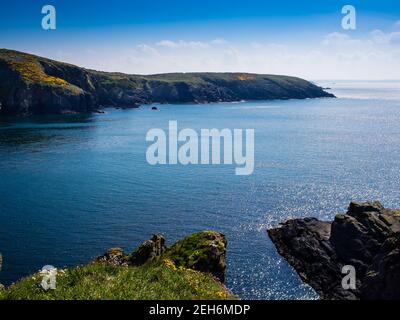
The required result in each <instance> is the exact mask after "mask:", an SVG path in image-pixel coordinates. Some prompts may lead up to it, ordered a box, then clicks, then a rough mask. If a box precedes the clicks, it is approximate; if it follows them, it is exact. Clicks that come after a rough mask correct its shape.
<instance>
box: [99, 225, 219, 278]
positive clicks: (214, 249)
mask: <svg viewBox="0 0 400 320" xmlns="http://www.w3.org/2000/svg"><path fill="white" fill-rule="evenodd" d="M226 247H227V241H226V238H225V235H223V234H222V233H219V232H216V231H202V232H198V233H195V234H192V235H190V236H188V237H186V238H184V239H182V240H179V241H177V242H176V243H175V244H173V245H172V246H171V247H169V248H167V247H166V245H165V238H164V236H162V235H160V234H156V235H153V236H152V238H151V239H149V240H146V241H144V242H143V243H142V244H141V245H140V246H139V248H137V249H136V250H135V251H133V252H132V253H130V254H125V253H124V251H123V250H122V249H121V248H111V249H110V250H108V251H107V252H106V253H105V254H104V255H102V256H100V257H98V258H97V259H96V261H98V262H107V263H110V264H112V265H116V266H140V265H143V264H145V263H147V262H150V261H152V260H154V259H160V258H161V259H166V260H168V261H170V262H171V264H173V266H174V267H178V268H179V267H183V268H186V269H192V270H196V271H200V272H206V273H210V274H212V275H213V276H214V277H215V278H217V279H218V280H219V281H220V282H221V283H223V282H224V279H225V269H226V263H225V255H226Z"/></svg>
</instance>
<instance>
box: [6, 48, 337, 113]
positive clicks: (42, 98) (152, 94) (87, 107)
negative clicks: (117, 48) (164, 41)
mask: <svg viewBox="0 0 400 320" xmlns="http://www.w3.org/2000/svg"><path fill="white" fill-rule="evenodd" d="M320 97H334V96H333V95H332V94H330V93H327V92H325V91H324V90H323V89H322V88H321V87H318V86H316V85H314V84H312V83H310V82H308V81H306V80H303V79H299V78H295V77H288V76H278V75H261V74H248V73H171V74H158V75H148V76H142V75H127V74H122V73H107V72H99V71H94V70H88V69H84V68H80V67H77V66H74V65H71V64H67V63H62V62H57V61H53V60H50V59H46V58H42V57H38V56H34V55H31V54H27V53H23V52H17V51H13V50H6V49H0V115H32V114H65V113H78V112H82V113H84V112H93V111H96V110H98V109H100V108H101V107H104V106H108V107H119V108H135V107H138V106H139V105H141V104H150V103H185V102H194V103H207V102H219V101H240V100H270V99H305V98H320Z"/></svg>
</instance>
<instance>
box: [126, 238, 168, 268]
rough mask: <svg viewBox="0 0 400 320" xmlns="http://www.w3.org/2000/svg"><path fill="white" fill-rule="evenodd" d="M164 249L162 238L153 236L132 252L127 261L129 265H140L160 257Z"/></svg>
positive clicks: (163, 239)
mask: <svg viewBox="0 0 400 320" xmlns="http://www.w3.org/2000/svg"><path fill="white" fill-rule="evenodd" d="M165 249H166V247H165V238H164V236H163V235H161V234H155V235H153V237H152V238H151V239H150V240H146V241H144V242H143V243H142V244H141V245H140V247H139V248H138V249H137V250H136V251H134V252H132V253H131V254H130V255H129V256H128V257H127V260H128V261H129V264H131V265H136V266H137V265H142V264H144V263H145V262H147V261H149V260H151V259H154V258H155V257H159V256H161V255H162V254H163V253H164V251H165Z"/></svg>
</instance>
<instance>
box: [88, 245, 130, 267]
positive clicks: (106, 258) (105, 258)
mask: <svg viewBox="0 0 400 320" xmlns="http://www.w3.org/2000/svg"><path fill="white" fill-rule="evenodd" d="M95 261H96V262H106V263H110V264H112V265H115V266H127V265H128V261H127V259H126V257H125V254H124V250H122V249H121V248H111V249H109V250H108V251H107V252H106V253H105V254H104V255H102V256H100V257H98V258H97V259H96V260H95Z"/></svg>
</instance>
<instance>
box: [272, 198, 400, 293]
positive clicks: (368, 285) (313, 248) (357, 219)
mask: <svg viewBox="0 0 400 320" xmlns="http://www.w3.org/2000/svg"><path fill="white" fill-rule="evenodd" d="M268 234H269V236H270V238H271V239H272V241H273V242H274V244H275V245H276V247H277V250H278V252H279V253H280V254H281V255H282V256H283V257H284V258H285V259H286V260H287V261H288V262H289V264H291V265H292V266H293V267H294V269H295V270H296V271H297V272H298V273H299V275H300V277H301V279H302V280H303V281H305V282H306V283H308V284H309V285H310V286H311V287H313V288H314V289H315V290H316V291H317V293H319V294H320V296H321V298H322V299H346V300H348V299H400V289H399V288H400V249H399V248H400V246H399V243H400V240H399V234H400V215H399V214H398V211H397V210H389V209H385V208H384V207H383V206H382V205H381V204H380V203H379V202H377V201H376V202H364V203H358V202H352V203H351V204H350V206H349V208H348V211H347V213H346V214H338V215H336V217H335V219H334V221H333V222H325V221H319V220H317V219H315V218H304V219H294V220H289V221H287V222H285V223H283V224H281V226H280V227H278V228H274V229H270V230H268ZM345 265H352V266H353V267H354V268H355V270H356V279H357V282H356V289H349V290H346V289H344V288H343V287H342V279H343V277H344V274H342V272H341V271H342V267H343V266H345Z"/></svg>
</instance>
